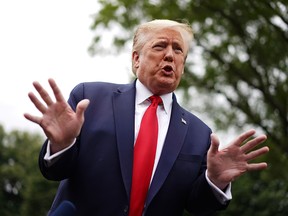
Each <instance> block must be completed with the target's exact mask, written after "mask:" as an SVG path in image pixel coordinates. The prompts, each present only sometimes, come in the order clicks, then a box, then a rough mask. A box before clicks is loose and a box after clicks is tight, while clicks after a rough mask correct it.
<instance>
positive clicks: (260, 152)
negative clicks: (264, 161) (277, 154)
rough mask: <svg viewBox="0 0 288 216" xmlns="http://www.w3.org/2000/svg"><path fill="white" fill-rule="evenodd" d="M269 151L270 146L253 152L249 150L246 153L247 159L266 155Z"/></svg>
mask: <svg viewBox="0 0 288 216" xmlns="http://www.w3.org/2000/svg"><path fill="white" fill-rule="evenodd" d="M268 152H269V148H268V147H267V146H265V147H262V148H260V149H257V150H255V151H252V152H249V153H248V154H246V160H247V161H249V160H253V159H255V158H257V157H259V156H261V155H264V154H266V153H268Z"/></svg>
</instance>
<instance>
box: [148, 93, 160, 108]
mask: <svg viewBox="0 0 288 216" xmlns="http://www.w3.org/2000/svg"><path fill="white" fill-rule="evenodd" d="M149 99H150V101H151V104H153V105H154V106H155V105H156V106H158V105H159V104H162V99H161V97H159V96H158V95H152V96H151V97H149Z"/></svg>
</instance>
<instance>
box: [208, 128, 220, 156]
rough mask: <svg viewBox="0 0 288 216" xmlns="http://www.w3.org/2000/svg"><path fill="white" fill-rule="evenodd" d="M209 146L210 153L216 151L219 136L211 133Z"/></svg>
mask: <svg viewBox="0 0 288 216" xmlns="http://www.w3.org/2000/svg"><path fill="white" fill-rule="evenodd" d="M210 137H211V147H210V152H211V153H214V154H215V153H217V152H218V149H219V144H220V143H219V138H218V136H217V135H216V134H213V133H212V134H211V136H210Z"/></svg>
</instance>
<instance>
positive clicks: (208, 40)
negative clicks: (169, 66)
mask: <svg viewBox="0 0 288 216" xmlns="http://www.w3.org/2000/svg"><path fill="white" fill-rule="evenodd" d="M99 3H100V6H101V9H100V11H99V12H98V13H97V14H96V15H95V16H94V21H93V25H92V27H91V28H92V29H93V30H94V31H95V38H94V41H93V43H92V44H91V47H90V48H89V51H90V53H91V54H97V52H98V50H100V48H99V46H100V45H101V41H102V39H103V35H105V33H103V30H105V31H108V30H111V29H112V28H113V32H115V31H116V33H115V34H114V37H113V41H114V44H115V45H116V47H117V48H121V47H122V48H123V47H125V46H127V45H129V44H131V36H132V34H131V32H132V31H133V30H134V28H135V26H136V25H138V24H139V23H141V22H143V21H147V20H151V19H157V18H161V19H165V18H167V19H173V20H178V21H179V20H186V21H187V22H189V23H191V25H192V27H193V29H194V34H195V40H194V44H193V46H192V49H191V50H190V52H191V53H190V54H189V56H190V57H189V58H188V59H187V68H186V71H185V75H184V77H183V80H182V82H181V84H180V89H181V91H182V92H183V93H184V95H185V98H186V103H187V107H188V108H189V109H191V110H198V111H199V112H200V110H201V115H204V113H205V115H209V117H210V119H213V121H214V123H215V125H216V127H217V129H218V130H220V129H222V130H226V129H228V128H231V127H232V128H234V129H235V130H239V129H240V130H244V129H243V128H246V127H256V128H258V129H261V130H262V131H263V132H265V133H266V134H267V135H268V138H269V139H268V141H267V143H268V144H269V145H270V148H271V153H270V154H269V155H268V156H266V158H265V160H267V161H268V162H269V164H270V168H269V170H268V171H267V172H260V173H256V174H251V175H247V176H245V177H243V178H240V179H239V180H238V181H237V182H236V183H235V184H233V188H234V191H233V194H234V197H235V198H234V200H235V201H233V202H232V203H231V205H230V206H229V208H228V210H227V211H225V212H221V213H220V214H221V215H226V214H227V215H240V214H241V215H247V216H249V215H255V214H256V215H261V216H265V215H275V214H276V215H287V209H288V203H287V199H288V198H287V196H288V194H287V180H288V174H287V172H283V170H282V169H283V167H285V166H287V165H288V159H287V156H288V146H287V135H288V114H287V113H288V112H287V111H288V108H287V107H288V100H287V96H288V80H287V76H288V57H287V56H288V51H287V50H288V5H287V1H286V0H262V1H253V0H245V1H241V0H223V1H216V0H209V1H208V0H185V1H184V0H183V1H180V0H179V1H175V0H165V1H164V0H155V1H151V0H142V1H136V0H134V1H133V0H113V1H111V0H105V1H104V0H101V1H99ZM199 56H200V57H199ZM200 94H201V96H200V97H201V101H200V102H199V100H198V98H200V97H198V96H199V95H200ZM211 98H213V99H212V100H211ZM279 164H281V165H280V166H279ZM259 182H260V183H259ZM243 184H245V187H243ZM271 190H272V191H271ZM254 191H255V192H257V195H250V196H249V198H250V197H252V198H253V203H252V204H249V203H247V198H246V197H245V195H247V194H256V193H254ZM251 192H253V193H251ZM254 196H255V197H254ZM245 198H246V199H245ZM252 198H251V199H252ZM245 200H246V202H245ZM275 200H277V201H278V202H275ZM283 200H284V201H283ZM242 201H243V202H242ZM267 203H269V205H267ZM247 206H249V208H247Z"/></svg>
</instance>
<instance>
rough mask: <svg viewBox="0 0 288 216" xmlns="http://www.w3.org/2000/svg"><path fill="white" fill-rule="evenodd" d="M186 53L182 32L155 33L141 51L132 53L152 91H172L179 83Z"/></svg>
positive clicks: (139, 77)
mask: <svg viewBox="0 0 288 216" xmlns="http://www.w3.org/2000/svg"><path fill="white" fill-rule="evenodd" d="M187 52H188V50H187V47H186V46H185V43H184V40H183V38H182V36H181V34H180V32H179V31H176V30H173V29H168V28H165V29H161V30H159V31H156V32H153V33H151V35H149V36H148V41H147V42H146V43H145V44H144V46H143V48H142V49H141V50H140V52H136V51H134V52H133V61H134V66H135V67H136V75H137V77H138V79H139V80H140V81H141V82H142V83H143V84H144V85H145V86H146V87H147V88H148V89H149V90H150V91H151V92H152V93H153V94H159V95H161V94H166V93H170V92H172V91H174V90H175V89H176V88H177V86H178V85H179V82H180V79H181V75H182V73H183V71H184V64H185V57H186V54H187Z"/></svg>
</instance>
